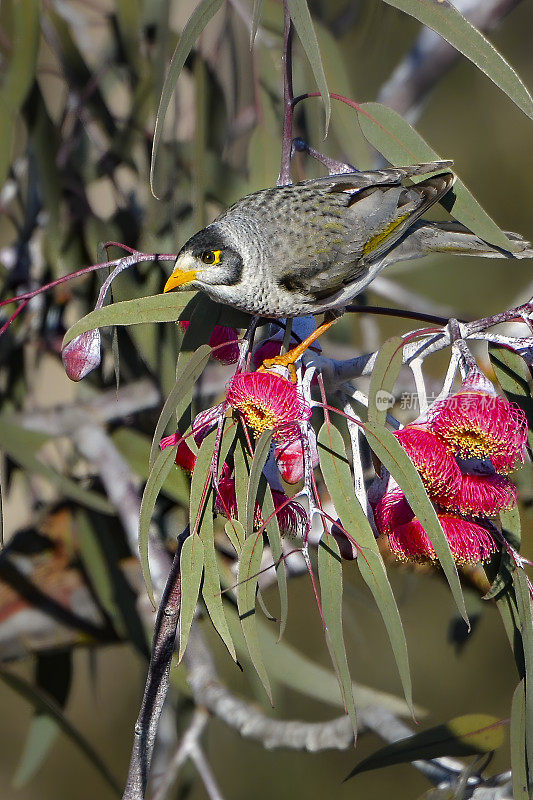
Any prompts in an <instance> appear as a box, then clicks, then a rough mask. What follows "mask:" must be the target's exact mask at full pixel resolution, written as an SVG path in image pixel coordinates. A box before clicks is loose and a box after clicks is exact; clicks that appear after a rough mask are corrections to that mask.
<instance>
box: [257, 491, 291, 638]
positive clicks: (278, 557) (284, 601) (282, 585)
mask: <svg viewBox="0 0 533 800" xmlns="http://www.w3.org/2000/svg"><path fill="white" fill-rule="evenodd" d="M271 515H272V519H271V520H270V522H269V523H268V525H267V526H266V528H265V533H266V535H267V539H268V543H269V545H270V550H271V551H272V558H273V560H274V565H275V566H274V569H275V570H276V580H277V583H278V592H279V605H280V617H279V637H278V641H279V640H280V639H281V637H282V636H283V634H284V632H285V627H286V625H287V613H288V610H289V598H288V593H287V571H286V569H285V560H284V559H283V558H282V556H283V546H282V543H281V535H280V532H279V525H278V518H277V516H276V514H274V500H273V498H272V492H271V491H270V487H269V486H267V487H266V492H265V497H264V500H263V519H265V520H266V519H268V518H269V517H270V516H271Z"/></svg>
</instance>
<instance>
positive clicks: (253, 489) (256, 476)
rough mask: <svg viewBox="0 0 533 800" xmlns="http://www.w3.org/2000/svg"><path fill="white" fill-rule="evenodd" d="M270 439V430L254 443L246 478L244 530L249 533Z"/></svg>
mask: <svg viewBox="0 0 533 800" xmlns="http://www.w3.org/2000/svg"><path fill="white" fill-rule="evenodd" d="M271 441H272V431H265V432H264V433H262V434H261V436H260V437H259V439H258V440H257V442H256V443H255V450H254V457H253V460H252V466H251V468H250V478H249V480H248V494H247V497H246V532H247V533H248V534H251V533H252V531H253V529H254V515H255V502H256V498H257V490H258V489H259V481H260V479H261V475H262V474H263V467H264V466H265V462H266V460H267V458H268V453H269V451H270V443H271Z"/></svg>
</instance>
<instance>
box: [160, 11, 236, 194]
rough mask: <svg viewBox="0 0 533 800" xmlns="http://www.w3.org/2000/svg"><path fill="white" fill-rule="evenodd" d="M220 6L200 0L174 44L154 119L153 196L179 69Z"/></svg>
mask: <svg viewBox="0 0 533 800" xmlns="http://www.w3.org/2000/svg"><path fill="white" fill-rule="evenodd" d="M221 6H222V0H201V2H200V3H198V5H197V6H196V8H195V9H194V11H193V13H192V14H191V16H190V17H189V19H188V21H187V23H186V25H185V27H184V29H183V31H182V34H181V36H180V39H179V41H178V44H177V45H176V49H175V50H174V53H173V55H172V60H171V62H170V65H169V68H168V72H167V75H166V78H165V83H164V84H163V91H162V92H161V99H160V101H159V108H158V109H157V116H156V120H155V128H154V143H153V147H152V161H151V164H150V188H151V190H152V194H153V195H154V197H158V194H157V191H156V188H155V184H156V176H155V171H156V162H157V156H158V151H159V144H160V141H161V134H162V131H163V124H164V122H165V116H166V113H167V110H168V106H169V103H170V100H171V98H172V95H173V94H174V89H175V88H176V84H177V82H178V78H179V76H180V73H181V70H182V69H183V67H184V64H185V62H186V60H187V57H188V56H189V53H190V52H191V50H192V49H193V47H194V44H195V42H196V40H197V39H198V37H199V35H200V34H201V32H202V31H203V29H204V28H205V26H206V25H207V23H208V22H209V20H210V19H211V18H212V17H213V16H214V15H215V14H216V12H217V11H218V10H219V8H220V7H221Z"/></svg>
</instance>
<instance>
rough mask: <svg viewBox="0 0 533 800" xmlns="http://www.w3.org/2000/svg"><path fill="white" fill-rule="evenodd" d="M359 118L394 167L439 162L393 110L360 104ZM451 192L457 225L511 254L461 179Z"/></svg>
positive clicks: (506, 244) (369, 104)
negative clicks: (461, 224)
mask: <svg viewBox="0 0 533 800" xmlns="http://www.w3.org/2000/svg"><path fill="white" fill-rule="evenodd" d="M431 2H433V0H431ZM358 119H359V122H360V124H361V130H362V131H363V134H364V136H365V137H366V138H367V139H368V141H369V142H370V144H372V145H374V147H375V148H376V149H377V150H379V152H380V153H382V154H383V155H384V156H385V158H386V159H387V160H388V161H390V162H391V164H394V165H395V166H403V165H405V164H416V163H417V162H425V161H435V160H439V159H441V156H439V155H438V154H437V153H436V152H435V150H433V148H431V147H430V146H429V145H428V143H427V142H426V141H425V140H424V139H423V138H422V137H421V136H420V134H419V133H417V131H415V129H414V128H412V127H411V126H410V125H409V123H408V122H406V120H404V118H403V117H401V116H400V114H398V113H397V112H396V111H393V110H392V108H388V107H387V106H383V105H381V104H380V103H363V104H362V105H361V106H360V111H359V113H358ZM452 192H453V194H452V193H451V192H448V194H447V195H446V201H447V200H449V198H450V197H454V202H453V206H449V205H448V203H447V202H446V208H447V209H448V210H449V211H450V212H451V213H453V216H454V217H455V218H456V219H457V220H458V221H459V222H462V223H463V225H466V227H467V228H470V230H471V231H473V233H475V234H476V235H477V236H479V237H480V238H481V239H484V240H485V241H486V242H489V244H493V245H495V246H496V247H501V248H502V249H503V250H508V251H509V252H512V251H513V248H514V246H513V244H512V242H510V241H509V239H508V238H507V236H506V235H505V234H504V233H503V231H502V230H501V229H500V228H499V227H498V226H497V225H496V223H495V222H494V220H493V219H491V218H490V217H489V215H488V214H487V212H486V211H484V209H483V208H482V207H481V206H480V204H479V203H478V202H477V200H476V199H475V197H474V196H473V195H472V193H471V192H470V190H469V189H468V188H467V187H466V186H465V184H464V183H463V182H462V180H460V178H457V180H456V181H455V184H454V187H453V190H452Z"/></svg>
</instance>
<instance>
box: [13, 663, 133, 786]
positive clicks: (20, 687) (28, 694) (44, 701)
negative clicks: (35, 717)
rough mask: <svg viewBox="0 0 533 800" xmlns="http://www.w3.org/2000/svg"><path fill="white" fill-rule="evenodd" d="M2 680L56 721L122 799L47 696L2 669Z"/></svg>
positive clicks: (98, 760) (101, 764)
mask: <svg viewBox="0 0 533 800" xmlns="http://www.w3.org/2000/svg"><path fill="white" fill-rule="evenodd" d="M0 680H2V681H3V682H4V683H5V684H6V685H7V686H9V688H10V689H13V691H14V692H17V694H19V695H20V696H21V697H23V698H24V699H25V700H27V701H28V702H29V703H31V705H32V706H33V707H34V709H35V710H36V711H37V712H38V713H42V714H47V715H48V716H49V717H51V718H52V719H54V720H55V722H57V724H58V725H59V727H60V728H61V731H62V732H63V733H64V734H66V735H67V736H68V738H69V739H70V741H71V742H73V743H74V744H75V745H76V746H77V747H78V748H79V749H80V750H81V752H82V753H83V754H84V755H85V756H86V757H87V758H88V759H89V761H91V763H92V764H93V766H94V767H95V768H96V769H97V771H98V772H99V773H100V775H101V776H102V778H103V779H104V781H105V782H106V783H107V785H108V786H109V787H110V788H111V789H112V790H113V792H114V793H115V794H116V795H117V797H120V796H121V795H122V789H121V787H120V786H119V784H118V783H117V781H116V780H115V778H114V777H113V775H112V774H111V772H110V771H109V769H108V768H107V767H106V765H105V764H104V762H103V761H102V759H101V758H100V756H99V755H98V753H97V752H96V751H95V750H94V748H93V747H92V745H91V744H89V742H88V741H87V740H86V739H85V737H84V736H83V735H82V734H81V733H80V732H79V731H78V730H77V728H75V727H74V726H73V725H72V724H71V723H70V722H69V721H68V720H67V718H66V717H65V716H64V715H63V712H62V711H61V708H59V706H58V705H57V704H56V703H54V702H53V701H52V700H50V699H49V698H48V697H47V696H46V695H45V694H43V693H42V692H40V691H39V690H38V689H36V688H35V687H33V686H31V685H30V684H29V683H27V682H26V681H25V680H23V679H22V678H19V676H18V675H14V674H13V673H12V672H9V671H8V670H6V669H4V668H3V667H0Z"/></svg>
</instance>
